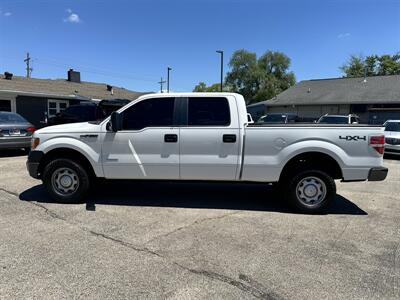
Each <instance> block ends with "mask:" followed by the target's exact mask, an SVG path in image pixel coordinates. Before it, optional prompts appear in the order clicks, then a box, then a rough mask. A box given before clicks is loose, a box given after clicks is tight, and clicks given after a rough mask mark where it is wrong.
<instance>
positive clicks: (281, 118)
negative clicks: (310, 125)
mask: <svg viewBox="0 0 400 300" xmlns="http://www.w3.org/2000/svg"><path fill="white" fill-rule="evenodd" d="M285 121H286V115H280V114H279V115H266V116H264V117H261V118H260V119H259V120H258V122H264V123H285Z"/></svg>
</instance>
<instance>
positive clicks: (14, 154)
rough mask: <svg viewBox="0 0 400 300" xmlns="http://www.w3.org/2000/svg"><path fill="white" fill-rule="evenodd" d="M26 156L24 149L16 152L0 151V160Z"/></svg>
mask: <svg viewBox="0 0 400 300" xmlns="http://www.w3.org/2000/svg"><path fill="white" fill-rule="evenodd" d="M26 155H28V153H27V151H26V150H24V149H17V150H0V158H1V157H17V156H26Z"/></svg>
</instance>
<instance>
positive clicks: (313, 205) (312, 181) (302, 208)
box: [285, 170, 336, 213]
mask: <svg viewBox="0 0 400 300" xmlns="http://www.w3.org/2000/svg"><path fill="white" fill-rule="evenodd" d="M307 187H309V189H311V192H309V193H308V194H307V192H306V188H307ZM285 191H286V192H285V198H286V200H287V201H288V202H289V204H290V205H291V206H292V207H293V208H294V209H295V210H296V211H299V212H302V213H319V212H323V211H324V210H325V209H326V208H327V207H328V206H329V205H330V204H331V203H332V201H333V199H334V198H335V195H336V184H335V181H334V179H333V178H332V177H331V176H329V175H328V174H327V173H325V172H323V171H320V170H306V171H302V172H300V173H298V174H295V175H294V176H293V177H292V178H290V179H289V180H288V181H287V185H286V189H285ZM309 191H310V190H309ZM314 192H315V194H314ZM309 195H312V196H309Z"/></svg>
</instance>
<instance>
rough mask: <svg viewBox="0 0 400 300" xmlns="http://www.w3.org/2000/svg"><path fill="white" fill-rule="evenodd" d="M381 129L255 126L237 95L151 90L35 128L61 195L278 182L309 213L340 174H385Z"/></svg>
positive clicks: (40, 168)
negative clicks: (108, 182)
mask: <svg viewBox="0 0 400 300" xmlns="http://www.w3.org/2000/svg"><path fill="white" fill-rule="evenodd" d="M384 143H385V141H384V133H383V128H381V127H371V126H366V125H324V124H269V125H264V124H249V123H248V117H247V111H246V105H245V101H244V99H243V97H242V96H241V95H239V94H235V93H176V94H175V93H174V94H172V93H171V94H150V95H145V96H142V97H140V98H138V99H137V100H135V101H132V102H131V103H129V104H127V105H126V106H124V107H122V108H121V109H119V110H118V111H116V112H113V113H112V114H111V116H110V117H109V118H107V119H105V120H104V121H102V122H101V123H90V122H88V123H74V124H65V125H57V126H51V127H46V128H43V129H40V130H38V131H36V132H35V133H34V135H33V138H32V151H31V152H30V154H29V157H28V161H27V169H28V171H29V174H30V175H31V176H32V177H34V178H40V179H41V180H42V181H43V183H44V185H45V187H46V189H47V191H48V193H49V194H50V196H51V197H52V198H54V199H55V200H56V201H60V202H72V203H73V202H78V201H81V200H82V199H83V198H84V196H85V195H86V193H87V192H88V191H89V187H90V186H91V185H93V184H94V183H95V182H96V180H95V179H96V178H105V179H134V180H171V181H174V180H188V181H189V180H190V181H197V180H199V181H229V182H261V183H277V185H278V186H280V187H283V188H282V189H281V190H282V193H283V194H282V196H283V197H284V198H286V199H287V200H289V202H290V203H291V204H292V205H293V206H294V207H295V208H297V209H298V210H300V211H302V212H311V213H312V212H318V211H321V210H323V209H324V208H326V207H327V206H328V205H329V203H330V202H331V201H332V199H333V198H334V196H335V193H336V187H335V181H334V180H335V179H341V180H343V181H364V180H370V181H377V180H384V179H385V178H386V175H387V172H388V170H387V168H385V167H383V158H382V156H383V152H384Z"/></svg>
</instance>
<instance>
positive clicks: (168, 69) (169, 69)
mask: <svg viewBox="0 0 400 300" xmlns="http://www.w3.org/2000/svg"><path fill="white" fill-rule="evenodd" d="M171 70H172V69H171V68H170V67H168V68H167V93H169V71H171Z"/></svg>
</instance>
